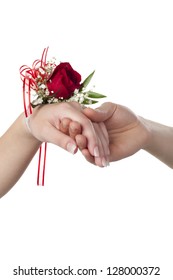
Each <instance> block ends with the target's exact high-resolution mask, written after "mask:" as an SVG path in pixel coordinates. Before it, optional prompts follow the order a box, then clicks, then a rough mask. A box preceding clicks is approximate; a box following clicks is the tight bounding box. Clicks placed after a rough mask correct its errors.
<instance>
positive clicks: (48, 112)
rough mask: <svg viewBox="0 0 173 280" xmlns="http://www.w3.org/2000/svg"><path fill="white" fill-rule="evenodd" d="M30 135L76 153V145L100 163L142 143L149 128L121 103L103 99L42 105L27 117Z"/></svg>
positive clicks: (123, 153)
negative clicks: (94, 104)
mask: <svg viewBox="0 0 173 280" xmlns="http://www.w3.org/2000/svg"><path fill="white" fill-rule="evenodd" d="M29 127H30V132H31V134H32V136H34V137H35V138H37V139H38V140H39V141H40V142H50V143H53V144H56V145H58V146H60V147H61V148H64V149H65V150H67V151H69V152H71V153H72V154H75V153H76V152H77V150H78V148H79V149H80V150H81V152H82V154H83V155H84V157H85V158H86V160H88V161H89V162H90V163H93V164H95V165H97V166H100V167H105V166H108V165H109V162H110V161H116V160H120V159H122V158H124V157H127V156H130V155H132V154H134V153H135V152H136V151H138V150H139V149H141V148H143V147H144V146H145V142H146V140H147V137H148V132H147V129H146V128H145V126H144V125H143V123H142V122H141V120H140V119H139V117H137V116H136V115H135V114H134V113H133V112H132V111H131V110H130V109H128V108H127V107H124V106H122V105H117V104H114V103H110V102H106V103H103V104H102V105H101V106H100V107H99V108H97V109H95V110H94V109H91V108H83V107H82V106H81V105H80V104H79V103H77V102H65V103H59V104H49V105H42V106H39V107H37V108H35V109H34V111H33V114H32V116H31V118H30V119H29Z"/></svg>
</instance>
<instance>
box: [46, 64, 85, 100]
mask: <svg viewBox="0 0 173 280" xmlns="http://www.w3.org/2000/svg"><path fill="white" fill-rule="evenodd" d="M80 82H81V75H80V74H79V73H78V72H76V71H75V70H74V69H73V68H72V67H71V65H70V63H68V62H63V63H60V64H59V65H58V66H57V67H56V68H55V70H54V71H53V73H52V75H51V77H50V78H49V79H48V81H47V87H48V90H49V92H50V95H53V96H54V97H55V98H64V99H68V98H70V97H71V96H72V95H73V92H74V90H75V89H79V88H80Z"/></svg>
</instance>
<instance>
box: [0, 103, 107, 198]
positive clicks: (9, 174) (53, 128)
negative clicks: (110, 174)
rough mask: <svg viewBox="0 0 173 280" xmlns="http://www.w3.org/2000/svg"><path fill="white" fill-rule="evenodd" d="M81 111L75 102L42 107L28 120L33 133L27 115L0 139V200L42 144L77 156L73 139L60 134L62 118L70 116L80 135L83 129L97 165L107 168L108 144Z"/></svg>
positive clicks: (17, 121)
mask: <svg viewBox="0 0 173 280" xmlns="http://www.w3.org/2000/svg"><path fill="white" fill-rule="evenodd" d="M81 111H82V109H81V106H80V105H79V104H77V103H72V102H71V103H61V104H50V105H44V106H40V107H38V108H36V109H35V110H34V111H33V114H32V115H31V117H30V119H29V128H30V131H29V130H28V128H27V126H26V124H25V121H24V120H25V117H24V114H21V115H20V116H19V117H18V118H17V120H16V121H15V122H14V123H13V124H12V125H11V127H10V128H9V129H8V130H7V132H6V133H5V134H4V135H3V136H2V137H1V138H0V197H2V196H3V195H4V194H6V193H7V192H8V191H9V190H10V189H11V188H12V187H13V186H14V185H15V183H16V182H17V181H18V179H19V178H20V177H21V176H22V174H23V172H24V171H25V169H26V168H27V166H28V164H29V163H30V161H31V160H32V158H33V156H34V155H35V153H36V152H37V150H38V148H39V147H40V145H41V143H42V142H51V143H53V144H55V145H58V146H60V147H61V148H64V149H65V150H67V151H69V152H71V153H72V154H74V153H76V152H77V149H78V147H77V145H76V141H75V139H74V136H73V137H70V136H68V135H66V134H64V133H63V132H61V131H60V127H63V124H61V120H62V118H66V117H69V116H70V118H71V119H72V120H73V121H74V123H75V124H76V126H77V127H78V131H79V132H80V133H81V130H80V129H82V133H83V135H84V137H85V139H86V140H87V148H88V151H89V153H90V154H91V155H92V156H93V158H94V159H95V162H96V164H97V165H99V166H104V165H105V164H107V160H106V158H107V156H108V154H109V148H108V145H107V144H106V143H108V140H105V142H104V143H105V144H103V143H102V142H101V141H100V138H101V137H102V136H101V135H102V134H103V132H102V131H101V129H99V126H98V125H96V126H95V127H94V126H93V124H92V122H91V121H90V120H89V119H88V118H87V117H86V116H85V115H84V114H83V113H82V112H81ZM76 121H78V122H79V123H80V125H79V124H78V123H76ZM105 130H106V129H105ZM105 145H106V146H105Z"/></svg>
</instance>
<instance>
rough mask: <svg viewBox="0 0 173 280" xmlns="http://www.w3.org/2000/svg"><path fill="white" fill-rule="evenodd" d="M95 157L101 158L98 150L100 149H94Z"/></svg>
mask: <svg viewBox="0 0 173 280" xmlns="http://www.w3.org/2000/svg"><path fill="white" fill-rule="evenodd" d="M94 156H95V157H99V149H98V147H95V148H94Z"/></svg>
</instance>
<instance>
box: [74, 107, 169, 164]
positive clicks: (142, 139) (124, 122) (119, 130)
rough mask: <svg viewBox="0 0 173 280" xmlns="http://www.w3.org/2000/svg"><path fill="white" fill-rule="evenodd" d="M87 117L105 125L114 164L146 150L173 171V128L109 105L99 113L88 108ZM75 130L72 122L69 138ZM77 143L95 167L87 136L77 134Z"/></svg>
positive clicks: (125, 108)
mask: <svg viewBox="0 0 173 280" xmlns="http://www.w3.org/2000/svg"><path fill="white" fill-rule="evenodd" d="M83 113H84V114H85V115H86V116H87V117H88V118H89V119H90V120H91V121H92V122H97V123H99V122H103V123H104V125H105V127H106V129H107V132H108V137H109V149H110V156H109V160H110V161H117V160H121V159H123V158H125V157H129V156H131V155H133V154H134V153H136V152H138V151H139V150H140V149H143V150H145V151H147V152H148V153H150V154H151V155H153V156H155V157H156V158H158V159H159V160H160V161H162V162H163V163H165V164H166V165H168V166H169V167H171V168H173V149H172V145H173V128H172V127H168V126H165V125H162V124H159V123H156V122H153V121H150V120H147V119H144V118H142V117H140V116H136V115H135V114H134V113H133V112H132V111H131V110H130V109H128V108H127V107H124V106H122V105H118V104H114V103H109V102H108V103H104V104H103V105H102V106H101V107H99V108H98V109H97V110H93V109H91V108H86V109H84V110H83ZM73 126H74V124H73V122H71V123H70V122H69V134H71V130H72V127H73ZM73 137H74V135H73ZM75 139H76V142H77V144H78V146H79V148H80V149H81V150H82V153H83V155H84V156H85V158H86V159H87V160H88V161H89V162H90V163H93V164H94V163H95V160H94V158H93V156H92V155H91V154H90V153H89V151H88V149H87V148H86V139H85V138H84V136H83V135H79V134H77V131H76V136H75Z"/></svg>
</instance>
